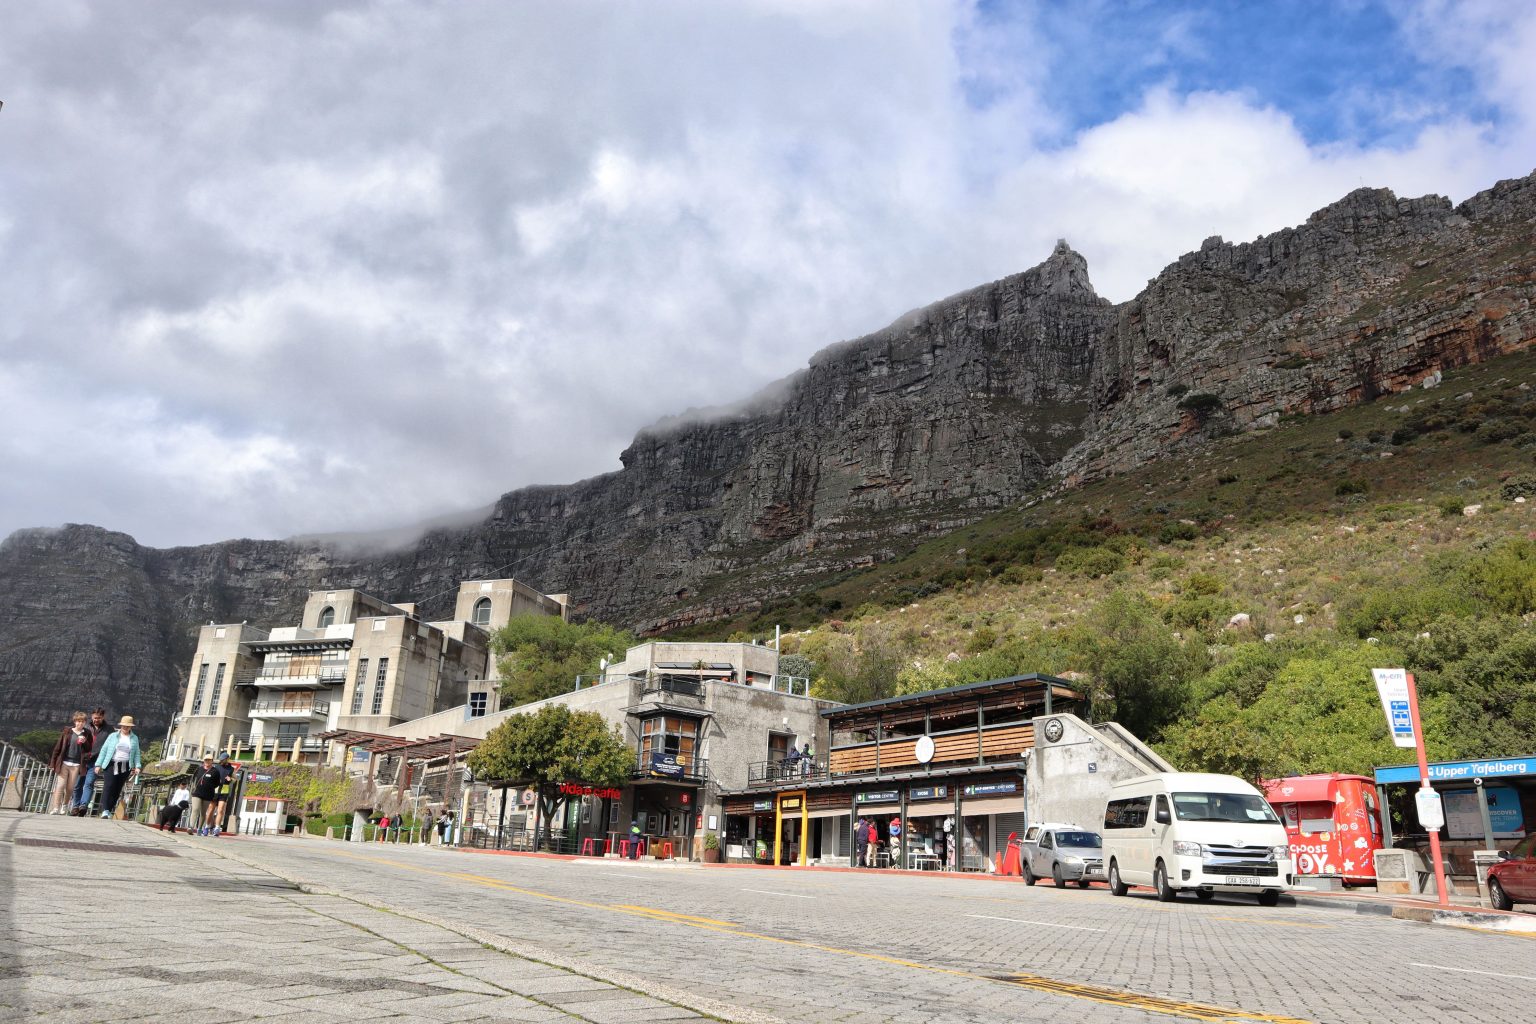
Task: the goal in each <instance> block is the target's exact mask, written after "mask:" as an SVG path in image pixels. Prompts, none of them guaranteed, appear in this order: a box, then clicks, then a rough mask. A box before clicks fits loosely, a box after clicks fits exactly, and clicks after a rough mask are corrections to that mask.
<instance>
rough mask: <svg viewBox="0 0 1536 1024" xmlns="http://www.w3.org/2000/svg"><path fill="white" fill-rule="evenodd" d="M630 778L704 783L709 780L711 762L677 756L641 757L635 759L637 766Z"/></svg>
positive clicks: (699, 758)
mask: <svg viewBox="0 0 1536 1024" xmlns="http://www.w3.org/2000/svg"><path fill="white" fill-rule="evenodd" d="M629 777H630V778H632V779H682V780H685V781H688V782H702V781H704V780H706V779H708V778H709V761H707V760H706V759H704V758H702V757H692V756H689V757H682V756H678V755H675V754H674V755H663V756H655V757H652V756H648V755H641V756H640V757H637V758H636V759H635V766H634V767H633V768H631V769H630V772H629Z"/></svg>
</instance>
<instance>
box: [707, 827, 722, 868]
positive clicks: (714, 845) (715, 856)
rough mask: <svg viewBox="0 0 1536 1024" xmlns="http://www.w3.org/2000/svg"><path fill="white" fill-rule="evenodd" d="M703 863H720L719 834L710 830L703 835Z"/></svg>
mask: <svg viewBox="0 0 1536 1024" xmlns="http://www.w3.org/2000/svg"><path fill="white" fill-rule="evenodd" d="M704 863H705V864H719V863H720V836H719V835H718V834H717V833H714V832H710V833H707V834H706V835H705V836H704Z"/></svg>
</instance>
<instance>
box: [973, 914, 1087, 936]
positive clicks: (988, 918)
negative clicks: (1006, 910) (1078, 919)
mask: <svg viewBox="0 0 1536 1024" xmlns="http://www.w3.org/2000/svg"><path fill="white" fill-rule="evenodd" d="M965 916H966V917H974V918H976V919H977V920H979V921H1012V922H1013V923H1014V924H1032V925H1036V926H1038V927H1041V928H1070V929H1072V930H1073V931H1075V932H1103V931H1108V930H1109V929H1107V928H1088V927H1085V926H1083V925H1080V924H1052V923H1051V922H1049V921H1026V920H1024V919H1023V918H1021V917H992V916H991V915H990V914H966V915H965Z"/></svg>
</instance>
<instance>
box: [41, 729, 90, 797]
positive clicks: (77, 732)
mask: <svg viewBox="0 0 1536 1024" xmlns="http://www.w3.org/2000/svg"><path fill="white" fill-rule="evenodd" d="M90 749H91V737H90V734H89V733H87V732H86V730H85V712H84V711H76V712H75V713H74V714H73V715H71V716H70V721H69V724H68V725H66V726H65V727H64V731H63V732H61V733H59V738H58V740H57V741H56V742H55V743H54V744H53V755H52V757H50V758H49V759H48V767H49V768H52V769H53V776H54V779H53V796H52V797H51V798H50V799H49V801H48V813H49V814H68V813H69V812H70V811H72V810H74V799H75V783H77V782H79V781H80V766H81V765H83V764H84V763H85V760H86V757H87V756H89V754H90Z"/></svg>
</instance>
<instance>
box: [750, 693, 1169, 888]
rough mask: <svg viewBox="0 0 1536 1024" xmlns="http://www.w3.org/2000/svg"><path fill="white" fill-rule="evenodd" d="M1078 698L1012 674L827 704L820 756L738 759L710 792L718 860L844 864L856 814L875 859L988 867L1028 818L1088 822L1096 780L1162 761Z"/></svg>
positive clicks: (1104, 785)
mask: <svg viewBox="0 0 1536 1024" xmlns="http://www.w3.org/2000/svg"><path fill="white" fill-rule="evenodd" d="M1079 713H1081V715H1083V716H1086V714H1087V701H1086V698H1085V696H1084V695H1083V694H1082V693H1081V692H1079V691H1078V690H1076V689H1074V688H1073V686H1072V684H1071V683H1070V682H1069V681H1067V680H1065V679H1060V678H1057V677H1055V676H1048V675H1039V674H1031V675H1021V676H1012V677H1009V678H1006V679H992V680H986V681H984V682H977V683H969V684H966V685H963V686H955V687H950V688H947V689H942V690H930V691H927V692H924V693H915V694H906V695H901V696H897V697H890V698H887V699H885V700H878V701H871V702H869V703H865V704H854V705H846V706H837V707H833V708H828V709H826V710H823V711H822V712H821V717H822V718H823V720H824V721H825V724H826V728H827V739H828V742H827V744H826V753H825V754H824V755H821V756H817V757H814V758H809V759H800V758H790V759H783V760H770V761H767V762H763V763H760V764H756V765H753V766H751V770H750V772H749V779H748V785H747V787H746V788H745V789H743V790H740V791H737V792H731V793H722V799H723V804H724V812H725V821H724V826H725V828H724V835H723V836H722V840H721V848H722V851H723V852H724V853H725V855H726V859H727V860H730V861H755V862H758V863H776V864H810V863H817V864H850V863H852V861H853V858H854V856H855V853H856V851H855V843H854V833H853V830H854V828H855V825H856V823H857V822H858V820H859V819H861V818H864V819H869V820H871V821H872V822H873V823H874V826H875V829H876V836H877V842H876V843H875V847H874V850H873V851H872V852H871V853H869V854H868V855H867V856H866V861H867V863H870V864H872V865H874V866H879V867H897V868H915V869H942V870H959V871H990V870H993V868H994V865H995V863H996V861H995V859H994V858H995V857H996V855H998V854H1000V853H1002V852H1003V851H1004V849H1005V847H1006V844H1007V842H1008V838H1009V836H1010V835H1013V834H1018V835H1021V836H1022V835H1023V833H1024V830H1025V827H1026V825H1027V823H1029V822H1031V821H1060V822H1073V823H1076V824H1080V825H1082V826H1084V827H1087V828H1095V829H1096V828H1097V827H1098V825H1099V824H1100V822H1101V821H1102V818H1103V812H1104V800H1105V797H1106V795H1107V793H1108V790H1109V787H1110V785H1112V784H1113V783H1114V782H1116V781H1119V780H1120V779H1124V778H1131V777H1134V776H1137V775H1142V774H1145V773H1147V772H1155V771H1170V770H1172V769H1171V767H1170V766H1169V765H1168V764H1167V762H1165V761H1163V760H1162V758H1160V757H1158V756H1157V755H1156V754H1155V753H1153V752H1152V751H1151V750H1150V749H1149V748H1147V747H1146V746H1145V745H1144V744H1142V743H1141V742H1140V741H1139V740H1137V739H1136V738H1135V737H1133V736H1132V735H1131V734H1130V733H1129V732H1127V731H1126V730H1125V729H1123V728H1121V727H1120V726H1119V725H1117V724H1115V723H1113V722H1108V723H1101V724H1098V725H1095V724H1092V723H1090V722H1089V721H1088V720H1087V719H1086V718H1085V717H1080V714H1079Z"/></svg>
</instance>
